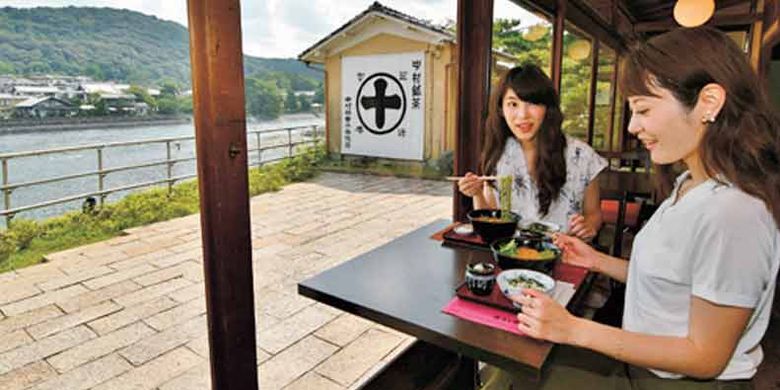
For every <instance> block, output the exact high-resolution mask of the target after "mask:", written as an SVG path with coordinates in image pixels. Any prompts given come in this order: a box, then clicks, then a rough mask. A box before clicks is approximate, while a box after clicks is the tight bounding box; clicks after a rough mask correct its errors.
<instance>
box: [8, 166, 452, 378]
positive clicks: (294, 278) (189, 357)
mask: <svg viewBox="0 0 780 390" xmlns="http://www.w3.org/2000/svg"><path fill="white" fill-rule="evenodd" d="M451 195H452V188H451V185H450V184H449V183H443V182H436V181H425V180H415V179H399V178H390V177H376V176H365V175H347V174H335V173H324V174H322V175H321V176H319V177H318V178H317V179H315V180H313V181H310V182H305V183H297V184H292V185H289V186H287V187H285V188H284V189H282V190H281V191H279V192H276V193H269V194H264V195H261V196H257V197H255V198H252V200H251V210H252V211H251V212H252V240H253V241H252V248H253V259H254V260H253V261H254V281H255V286H254V287H255V302H256V321H257V339H258V347H257V355H258V366H259V375H260V388H262V389H280V388H285V389H323V390H327V389H347V388H354V387H358V386H359V385H360V383H361V382H362V381H364V380H365V379H366V378H368V377H370V375H371V374H372V373H374V372H376V370H378V369H379V368H381V367H382V366H383V365H384V364H385V362H386V361H388V360H389V359H391V358H392V357H393V356H394V354H397V353H399V352H400V351H402V350H403V349H404V348H405V346H406V345H408V344H409V343H410V342H411V341H412V340H410V339H409V337H407V336H405V335H403V334H401V333H398V332H395V331H393V330H391V329H388V328H386V327H383V326H380V325H377V324H374V323H371V322H368V321H366V320H363V319H360V318H358V317H355V316H352V315H350V314H346V313H343V312H340V311H338V310H336V309H333V308H330V307H327V306H325V305H321V304H319V303H315V302H314V301H312V300H309V299H306V298H304V297H301V296H299V295H298V294H297V286H296V284H297V283H298V282H299V281H301V280H303V279H305V278H307V277H309V276H312V275H315V274H317V273H318V272H320V271H323V270H325V269H328V268H330V267H333V266H334V265H337V264H339V263H341V262H343V261H345V260H348V259H350V258H352V257H354V256H356V255H358V254H360V253H363V252H366V251H368V250H370V249H373V248H375V247H378V246H380V245H382V244H384V243H386V242H388V241H390V240H392V239H394V238H396V237H398V236H400V235H402V234H404V233H407V232H409V231H411V230H413V229H415V228H417V227H420V226H423V225H425V224H427V223H429V222H431V221H433V220H435V219H439V218H449V216H450V210H451ZM199 224H200V221H199V217H198V216H197V215H192V216H188V217H184V218H179V219H176V220H172V221H167V222H162V223H157V224H154V225H150V226H144V227H139V228H135V229H131V230H130V231H128V232H127V233H128V234H127V235H125V236H122V237H117V238H114V239H111V240H108V241H104V242H99V243H96V244H91V245H87V246H83V247H80V248H75V249H71V250H67V251H64V252H60V253H56V254H52V255H51V256H49V257H48V258H49V262H47V263H44V264H40V265H36V266H32V267H29V268H25V269H21V270H18V271H16V272H9V273H5V274H0V389H3V390H14V389H28V388H29V389H35V390H42V389H56V390H65V389H92V388H94V389H100V390H104V389H112V390H114V389H162V390H173V389H187V390H194V389H208V388H209V387H210V384H209V368H208V342H207V339H206V317H205V312H206V308H205V301H204V285H203V268H202V254H201V241H200V225H199Z"/></svg>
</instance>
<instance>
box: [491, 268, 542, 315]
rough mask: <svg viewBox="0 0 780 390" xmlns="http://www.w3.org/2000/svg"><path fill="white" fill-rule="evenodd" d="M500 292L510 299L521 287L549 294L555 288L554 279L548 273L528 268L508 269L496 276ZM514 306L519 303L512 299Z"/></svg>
mask: <svg viewBox="0 0 780 390" xmlns="http://www.w3.org/2000/svg"><path fill="white" fill-rule="evenodd" d="M496 283H498V288H499V289H500V290H501V293H502V294H504V296H506V297H507V298H509V299H510V300H511V299H512V297H513V296H517V295H520V294H522V293H523V289H526V288H532V289H534V290H538V291H541V292H543V293H545V294H550V293H551V292H552V290H553V289H554V288H555V280H554V279H553V278H551V277H550V276H549V275H545V274H543V273H541V272H537V271H533V270H528V269H510V270H506V271H501V273H499V274H498V276H497V277H496ZM512 302H513V303H514V305H515V306H517V307H519V306H520V305H519V304H517V303H516V302H514V301H512Z"/></svg>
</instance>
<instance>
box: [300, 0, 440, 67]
mask: <svg viewBox="0 0 780 390" xmlns="http://www.w3.org/2000/svg"><path fill="white" fill-rule="evenodd" d="M372 12H375V13H380V14H383V15H387V16H390V17H392V18H396V19H400V20H402V21H404V22H407V23H410V24H413V25H415V26H417V27H420V28H422V29H425V30H428V31H431V32H434V33H438V34H443V35H446V36H448V37H449V38H451V39H452V40H453V41H454V40H455V36H454V35H453V34H452V32H450V31H447V30H446V29H444V28H442V27H439V26H436V25H434V24H432V23H430V22H428V21H426V20H422V19H418V18H415V17H414V16H411V15H407V14H405V13H403V12H399V11H396V10H394V9H392V8H388V7H386V6H384V5H382V4H381V3H379V2H378V1H375V2H374V3H373V4H371V6H369V7H368V9H366V10H365V11H363V12H361V13H360V14H358V15H357V16H355V17H354V18H352V19H350V20H349V21H348V22H347V23H345V24H344V25H343V26H341V27H339V28H338V29H336V30H335V31H333V32H332V33H330V34H328V35H327V36H326V37H324V38H322V39H320V40H319V41H318V42H317V43H315V44H314V45H312V46H311V47H309V48H308V49H306V50H304V51H303V52H302V53H301V54H300V55H298V59H301V58H303V57H304V56H306V55H307V54H308V53H310V52H312V51H313V50H315V49H316V48H318V47H319V46H321V45H322V44H324V43H325V42H327V41H328V40H330V39H331V38H332V37H333V36H335V35H338V34H339V33H341V32H342V31H344V30H346V29H348V28H349V27H351V26H352V25H353V24H355V23H357V22H358V21H359V20H360V19H362V18H364V17H365V16H366V15H368V14H370V13H372Z"/></svg>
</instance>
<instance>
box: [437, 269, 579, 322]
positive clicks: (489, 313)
mask: <svg viewBox="0 0 780 390" xmlns="http://www.w3.org/2000/svg"><path fill="white" fill-rule="evenodd" d="M574 292H575V289H574V285H573V284H572V283H567V282H564V281H561V280H558V281H557V282H556V283H555V288H554V289H553V290H552V292H551V293H550V296H552V297H553V299H555V300H556V301H558V303H560V304H561V305H564V306H566V305H567V304H568V303H569V300H571V297H572V296H574ZM441 311H442V312H444V313H447V314H450V315H453V316H455V317H458V318H462V319H464V320H467V321H471V322H476V323H478V324H482V325H485V326H489V327H491V328H497V329H501V330H504V331H507V332H510V333H514V334H519V335H523V332H521V331H520V330H519V329H517V324H518V323H519V321H518V320H517V314H515V313H512V312H509V311H506V310H501V309H496V308H493V307H490V306H487V305H483V304H481V303H477V302H471V301H468V300H465V299H460V298H458V297H455V298H453V299H452V300H451V301H450V303H448V304H447V306H444V308H443V309H441Z"/></svg>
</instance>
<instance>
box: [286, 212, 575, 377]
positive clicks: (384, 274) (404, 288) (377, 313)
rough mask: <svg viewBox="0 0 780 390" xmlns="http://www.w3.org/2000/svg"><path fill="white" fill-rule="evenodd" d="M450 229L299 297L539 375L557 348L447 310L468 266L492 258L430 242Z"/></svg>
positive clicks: (333, 273) (363, 263)
mask: <svg viewBox="0 0 780 390" xmlns="http://www.w3.org/2000/svg"><path fill="white" fill-rule="evenodd" d="M448 223H449V222H448V221H446V220H439V221H436V222H434V223H431V224H429V225H427V226H424V227H422V228H420V229H417V230H415V231H413V232H411V233H409V234H407V235H405V236H402V237H400V238H398V239H396V240H393V241H391V242H389V243H387V244H385V245H383V246H381V247H379V248H377V249H375V250H373V251H371V252H368V253H366V254H363V255H360V256H358V257H356V258H354V259H352V260H349V261H347V262H345V263H343V264H341V265H339V266H336V267H334V268H332V269H329V270H327V271H324V272H322V273H321V274H319V275H317V276H314V277H312V278H310V279H308V280H305V281H303V282H301V283H300V284H298V292H299V293H300V294H301V295H304V296H306V297H309V298H312V299H314V300H317V301H320V302H322V303H325V304H328V305H330V306H333V307H336V308H338V309H341V310H344V311H346V312H349V313H352V314H355V315H358V316H361V317H364V318H367V319H369V320H372V321H374V322H377V323H379V324H382V325H385V326H388V327H390V328H393V329H396V330H398V331H401V332H404V333H407V334H409V335H412V336H414V337H416V338H418V339H421V340H423V341H426V342H428V343H431V344H434V345H436V346H439V347H441V348H445V349H448V350H450V351H453V352H456V353H460V354H463V355H466V356H468V357H471V358H473V359H478V360H481V361H485V362H487V363H490V364H494V365H497V366H500V367H503V368H506V369H510V370H517V369H528V368H529V367H530V368H532V369H539V368H541V366H542V364H543V363H544V360H545V358H546V357H547V355H548V354H549V352H550V349H551V348H552V346H553V344H551V343H548V342H542V341H538V340H534V339H531V338H529V337H523V336H519V335H516V334H511V333H509V332H506V331H503V330H499V329H494V328H491V327H488V326H484V325H481V324H476V323H473V322H470V321H466V320H462V319H460V318H457V317H454V316H452V315H449V314H445V313H443V312H442V311H441V310H442V308H444V306H445V305H446V304H447V303H449V301H450V300H451V299H452V298H453V297H454V296H455V288H456V287H457V286H458V285H460V284H461V283H462V282H463V272H464V269H465V267H466V264H469V263H473V262H477V261H486V260H488V259H489V258H490V256H491V255H490V253H489V252H486V251H482V250H472V249H465V248H452V247H447V246H442V245H441V242H439V241H435V240H432V239H431V238H430V236H431V235H432V234H434V233H436V232H437V231H439V230H441V229H443V228H445V227H446V226H447V224H448ZM578 295H579V294H578Z"/></svg>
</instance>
